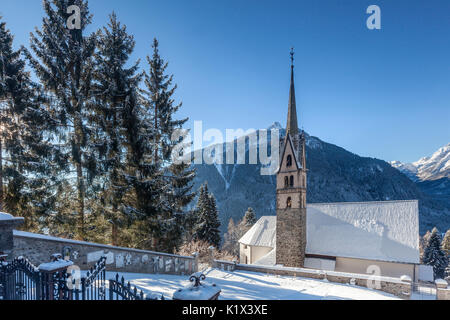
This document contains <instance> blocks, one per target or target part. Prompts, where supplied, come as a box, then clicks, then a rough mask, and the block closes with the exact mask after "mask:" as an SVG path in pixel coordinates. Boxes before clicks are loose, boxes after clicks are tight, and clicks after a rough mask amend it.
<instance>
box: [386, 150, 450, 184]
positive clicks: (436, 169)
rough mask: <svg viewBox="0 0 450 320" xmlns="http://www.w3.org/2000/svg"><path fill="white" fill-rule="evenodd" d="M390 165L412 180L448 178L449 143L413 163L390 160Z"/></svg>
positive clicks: (449, 168) (449, 169) (449, 176)
mask: <svg viewBox="0 0 450 320" xmlns="http://www.w3.org/2000/svg"><path fill="white" fill-rule="evenodd" d="M391 165H392V166H393V167H394V168H397V169H398V170H400V171H401V172H403V173H404V174H406V175H407V176H408V177H410V178H411V179H412V180H413V181H426V180H437V179H441V178H450V143H449V144H447V145H445V146H443V147H442V148H439V149H438V150H437V151H436V152H435V153H433V155H432V156H431V157H424V158H422V159H420V160H419V161H416V162H413V163H402V162H400V161H392V162H391Z"/></svg>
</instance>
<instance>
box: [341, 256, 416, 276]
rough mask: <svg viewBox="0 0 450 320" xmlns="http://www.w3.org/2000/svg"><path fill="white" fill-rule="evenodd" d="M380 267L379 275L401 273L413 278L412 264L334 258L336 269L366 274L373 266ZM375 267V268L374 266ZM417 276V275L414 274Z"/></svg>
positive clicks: (398, 274) (396, 274) (400, 274)
mask: <svg viewBox="0 0 450 320" xmlns="http://www.w3.org/2000/svg"><path fill="white" fill-rule="evenodd" d="M373 266H376V267H378V268H380V272H381V276H384V277H395V278H399V277H401V276H403V275H407V276H409V277H411V279H414V278H415V274H414V273H415V272H414V267H415V265H414V264H408V263H395V262H385V261H376V260H365V259H354V258H342V257H337V258H336V269H335V270H336V271H339V272H350V273H360V274H368V272H367V271H368V270H369V271H370V270H372V271H371V272H369V273H373V270H374V267H373ZM376 267H375V268H376ZM416 277H417V276H416Z"/></svg>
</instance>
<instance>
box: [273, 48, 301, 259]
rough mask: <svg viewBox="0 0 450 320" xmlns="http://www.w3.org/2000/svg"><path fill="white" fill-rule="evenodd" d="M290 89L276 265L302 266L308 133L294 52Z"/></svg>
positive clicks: (280, 175) (279, 178)
mask: <svg viewBox="0 0 450 320" xmlns="http://www.w3.org/2000/svg"><path fill="white" fill-rule="evenodd" d="M291 62H292V64H291V87H290V92H289V109H288V119H287V126H286V136H285V137H284V139H283V141H282V143H281V148H280V151H281V153H280V165H279V168H278V172H277V232H276V263H277V264H281V265H284V266H286V267H303V265H304V261H305V249H306V171H307V170H306V151H305V134H304V132H303V131H302V132H300V131H299V129H298V122H297V108H296V103H295V87H294V52H293V50H291Z"/></svg>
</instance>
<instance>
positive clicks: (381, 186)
mask: <svg viewBox="0 0 450 320" xmlns="http://www.w3.org/2000/svg"><path fill="white" fill-rule="evenodd" d="M270 128H281V126H280V125H279V124H278V123H275V124H274V125H272V126H271V127H270ZM259 133H260V132H258V135H259ZM281 134H282V135H284V130H281ZM270 139H271V137H270V134H269V135H268V144H269V145H270ZM230 143H233V144H234V150H235V158H236V149H237V147H236V143H237V141H236V140H235V141H233V142H229V143H225V144H223V145H221V146H219V150H221V151H222V152H223V153H224V154H223V159H225V154H226V150H227V148H228V147H229V144H230ZM306 155H307V168H308V170H309V171H308V190H307V199H308V200H307V201H308V202H309V203H320V202H349V201H384V200H410V199H418V200H419V207H420V230H421V233H422V234H423V233H425V232H426V230H430V229H431V228H432V227H434V226H435V225H436V226H438V227H439V228H440V229H441V230H447V229H448V228H450V206H449V205H448V204H446V203H445V202H441V201H437V200H435V199H433V198H432V197H430V196H429V195H427V194H425V193H424V192H423V191H422V190H421V189H420V188H419V186H418V185H417V184H416V183H414V182H413V181H412V180H411V179H410V178H408V177H407V176H406V175H405V174H403V173H402V172H400V171H399V170H397V169H396V168H394V167H392V166H391V165H390V164H389V163H387V162H385V161H383V160H379V159H374V158H367V157H360V156H358V155H356V154H353V153H351V152H349V151H347V150H345V149H343V148H341V147H338V146H336V145H333V144H330V143H326V142H324V141H322V140H320V139H319V138H317V137H313V136H310V135H306ZM245 156H246V159H247V161H246V163H248V159H249V140H248V139H246V146H245ZM224 163H225V161H224ZM194 166H195V168H196V170H197V176H196V178H195V181H194V183H195V188H199V187H200V185H201V184H202V183H204V182H207V183H208V187H209V190H210V191H211V192H212V193H213V194H214V195H215V197H216V199H217V204H218V208H219V212H220V220H221V223H222V226H221V231H222V232H224V231H226V227H227V225H228V221H229V219H230V218H233V219H234V220H235V221H237V220H239V219H241V218H242V216H243V214H244V213H245V211H246V209H247V208H248V207H252V208H253V209H255V211H256V214H257V216H258V217H260V216H263V215H275V214H276V210H275V190H276V189H275V176H274V175H269V176H266V175H261V172H260V170H261V167H262V165H261V164H259V163H258V164H253V165H250V164H213V165H207V164H201V165H194Z"/></svg>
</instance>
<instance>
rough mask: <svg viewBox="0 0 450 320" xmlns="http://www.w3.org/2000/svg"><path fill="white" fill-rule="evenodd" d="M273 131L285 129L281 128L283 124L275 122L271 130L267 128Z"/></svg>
mask: <svg viewBox="0 0 450 320" xmlns="http://www.w3.org/2000/svg"><path fill="white" fill-rule="evenodd" d="M272 129H278V130H281V129H284V128H283V127H282V126H281V124H280V123H279V122H277V121H275V122H274V123H272V125H271V126H270V127H269V128H267V130H272Z"/></svg>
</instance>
